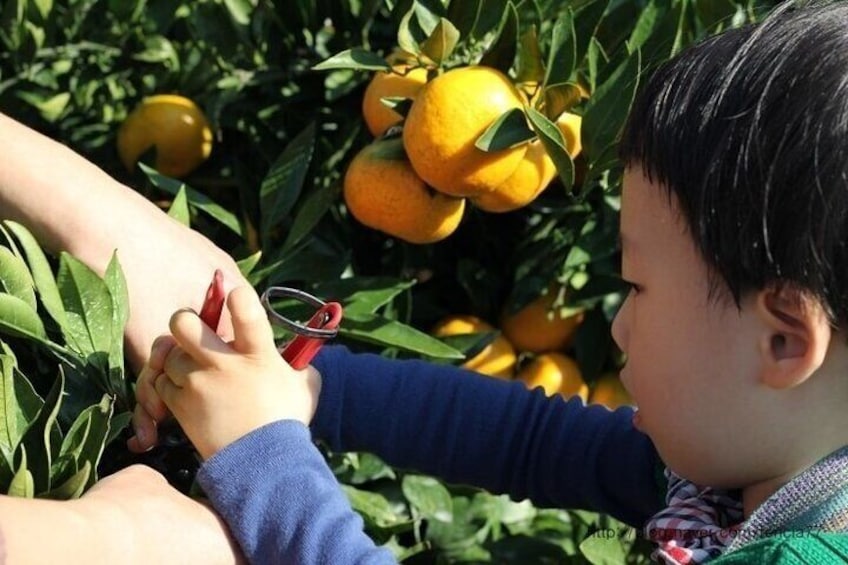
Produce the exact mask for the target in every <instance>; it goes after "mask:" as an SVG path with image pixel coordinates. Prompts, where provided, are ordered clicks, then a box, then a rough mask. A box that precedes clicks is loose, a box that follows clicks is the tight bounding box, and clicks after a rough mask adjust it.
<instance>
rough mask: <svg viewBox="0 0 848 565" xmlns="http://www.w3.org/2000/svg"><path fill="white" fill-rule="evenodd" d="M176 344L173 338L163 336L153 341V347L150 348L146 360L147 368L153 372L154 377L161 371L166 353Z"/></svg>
mask: <svg viewBox="0 0 848 565" xmlns="http://www.w3.org/2000/svg"><path fill="white" fill-rule="evenodd" d="M176 343H177V342H176V341H174V338H173V336H170V335H167V334H163V335H160V336H159V337H157V338H156V339H155V340H153V345H152V346H151V347H150V357H149V358H148V359H147V366H148V367H150V368H151V369H152V370H153V371H154V376H155V375H156V374H158V373H159V372H160V371H162V367H163V366H164V363H165V357H167V356H168V352H169V351H170V350H171V348H172V347H174V345H175V344H176Z"/></svg>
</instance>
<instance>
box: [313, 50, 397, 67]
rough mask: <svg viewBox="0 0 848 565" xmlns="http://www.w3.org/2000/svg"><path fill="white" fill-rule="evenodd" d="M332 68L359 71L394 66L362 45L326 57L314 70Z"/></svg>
mask: <svg viewBox="0 0 848 565" xmlns="http://www.w3.org/2000/svg"><path fill="white" fill-rule="evenodd" d="M330 69H354V70H359V71H390V70H392V66H391V65H389V63H388V62H386V60H385V59H384V58H383V57H381V56H379V55H377V54H376V53H372V52H370V51H367V50H365V49H362V48H361V47H354V48H353V49H347V50H345V51H342V52H341V53H337V54H335V55H333V56H332V57H330V58H329V59H326V60H324V61H322V62H320V63H318V64H317V65H315V66H314V67H312V70H313V71H328V70H330Z"/></svg>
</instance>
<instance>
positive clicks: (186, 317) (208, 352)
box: [166, 309, 231, 365]
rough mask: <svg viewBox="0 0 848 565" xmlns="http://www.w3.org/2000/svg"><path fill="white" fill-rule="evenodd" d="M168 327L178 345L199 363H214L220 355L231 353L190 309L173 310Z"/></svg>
mask: <svg viewBox="0 0 848 565" xmlns="http://www.w3.org/2000/svg"><path fill="white" fill-rule="evenodd" d="M170 328H171V333H172V334H173V336H174V339H175V340H177V343H178V344H179V345H180V347H182V348H183V349H184V350H185V351H186V352H187V353H188V354H189V355H190V356H191V357H192V358H193V359H194V360H195V361H197V362H198V363H200V364H203V365H214V364H215V360H216V358H218V357H219V356H220V355H222V354H227V353H231V351H230V348H229V346H228V345H227V344H226V343H224V342H223V341H222V340H221V338H220V337H218V335H217V334H216V333H215V331H214V330H213V329H211V328H210V327H209V326H207V325H206V324H204V323H203V320H201V319H200V317H199V316H198V315H197V313H196V312H194V311H192V310H188V309H183V310H177V311H176V312H174V314H173V315H172V316H171V322H170ZM168 356H169V357H170V353H169V354H168ZM166 359H167V358H166Z"/></svg>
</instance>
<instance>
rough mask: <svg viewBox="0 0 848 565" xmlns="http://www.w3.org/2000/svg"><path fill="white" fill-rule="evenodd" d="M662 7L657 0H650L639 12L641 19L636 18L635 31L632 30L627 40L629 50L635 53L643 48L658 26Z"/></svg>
mask: <svg viewBox="0 0 848 565" xmlns="http://www.w3.org/2000/svg"><path fill="white" fill-rule="evenodd" d="M660 15H661V13H660V8H659V7H658V6H657V3H656V0H650V1H649V2H648V4H647V6H645V7H644V8H642V11H641V12H639V19H638V20H636V25H634V26H633V31H631V32H630V39H628V40H627V51H628V53H633V52H634V51H635V50H637V49H639V48H641V47H642V46H643V45H644V44H645V42H646V41H647V40H648V38H649V37H651V35H653V33H654V31H655V30H656V28H657V25H658V23H659V21H660Z"/></svg>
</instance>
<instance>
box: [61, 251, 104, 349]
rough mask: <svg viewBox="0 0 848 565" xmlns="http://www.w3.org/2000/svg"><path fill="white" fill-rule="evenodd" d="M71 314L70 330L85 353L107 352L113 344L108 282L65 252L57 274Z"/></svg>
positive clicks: (64, 300)
mask: <svg viewBox="0 0 848 565" xmlns="http://www.w3.org/2000/svg"><path fill="white" fill-rule="evenodd" d="M56 280H57V283H58V285H59V293H60V294H61V296H62V302H63V303H64V305H65V312H66V313H67V316H68V326H67V329H68V333H70V334H72V335H73V337H74V342H75V343H76V344H78V345H80V346H81V347H82V349H81V350H80V351H79V353H81V354H83V356H88V355H91V354H92V353H96V352H108V351H110V349H111V345H112V316H113V307H112V296H111V295H110V294H109V289H108V287H107V286H106V283H105V282H104V281H103V279H101V278H100V277H99V276H98V275H97V273H95V272H94V271H93V270H91V268H90V267H88V266H87V265H86V264H85V263H83V262H82V261H80V260H79V259H76V258H75V257H73V256H71V255H69V254H68V253H65V252H63V253H62V254H61V257H60V260H59V273H58V275H57V277H56Z"/></svg>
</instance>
